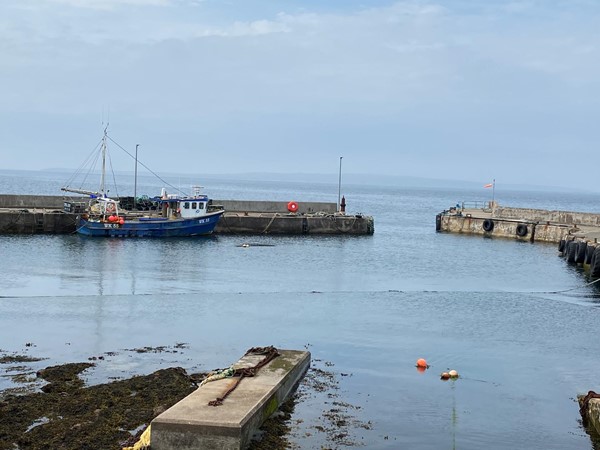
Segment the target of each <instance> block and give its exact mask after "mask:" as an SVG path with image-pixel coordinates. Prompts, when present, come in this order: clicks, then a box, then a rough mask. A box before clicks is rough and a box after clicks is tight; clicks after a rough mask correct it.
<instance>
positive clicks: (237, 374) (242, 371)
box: [208, 345, 279, 406]
mask: <svg viewBox="0 0 600 450" xmlns="http://www.w3.org/2000/svg"><path fill="white" fill-rule="evenodd" d="M252 355H265V357H264V358H263V359H261V360H260V361H259V362H258V363H257V364H256V365H255V366H253V367H242V368H239V369H235V371H234V373H233V375H232V377H233V378H235V382H234V383H233V384H232V385H231V386H230V387H229V388H228V389H227V390H226V391H225V392H223V394H221V396H219V397H217V398H216V399H214V400H211V401H210V402H208V405H209V406H221V405H222V404H223V400H225V399H226V398H227V396H228V395H229V394H231V393H232V392H233V391H234V390H235V388H237V387H238V385H239V384H240V381H242V378H245V377H253V376H255V375H256V372H258V370H259V369H260V368H261V367H263V366H265V365H267V364H268V363H269V362H271V361H272V360H273V359H275V358H276V357H277V356H279V352H278V351H277V349H276V348H275V347H273V346H272V345H270V346H268V347H252V348H251V349H249V350H248V351H247V352H246V354H245V355H244V356H252Z"/></svg>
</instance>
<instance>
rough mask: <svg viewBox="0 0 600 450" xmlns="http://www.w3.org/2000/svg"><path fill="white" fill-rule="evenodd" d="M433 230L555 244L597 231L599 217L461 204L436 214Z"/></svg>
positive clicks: (599, 223) (590, 214) (599, 229)
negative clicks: (568, 237)
mask: <svg viewBox="0 0 600 450" xmlns="http://www.w3.org/2000/svg"><path fill="white" fill-rule="evenodd" d="M436 231H441V232H450V233H465V234H473V235H481V236H488V237H504V238H512V239H517V240H525V241H530V242H538V241H541V242H551V243H559V242H560V241H561V240H562V239H565V238H566V237H567V236H569V235H574V234H576V233H583V234H586V233H587V234H590V233H593V232H594V231H600V214H592V213H577V212H568V211H546V210H541V209H529V208H507V207H500V206H498V205H497V204H487V205H485V206H483V207H481V208H475V207H472V208H470V207H468V206H466V205H464V204H463V205H458V206H457V207H452V208H450V209H448V210H446V211H443V212H441V213H440V214H438V215H437V216H436Z"/></svg>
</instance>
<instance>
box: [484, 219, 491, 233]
mask: <svg viewBox="0 0 600 450" xmlns="http://www.w3.org/2000/svg"><path fill="white" fill-rule="evenodd" d="M482 226H483V231H487V232H488V233H489V232H490V231H492V230H493V229H494V221H493V220H492V219H485V220H484V221H483V225H482Z"/></svg>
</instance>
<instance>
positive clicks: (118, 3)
mask: <svg viewBox="0 0 600 450" xmlns="http://www.w3.org/2000/svg"><path fill="white" fill-rule="evenodd" d="M47 1H48V2H50V3H55V4H60V5H66V6H70V7H74V8H82V9H98V10H116V9H122V8H124V7H129V6H134V7H147V6H169V5H173V4H174V3H175V2H174V0H47Z"/></svg>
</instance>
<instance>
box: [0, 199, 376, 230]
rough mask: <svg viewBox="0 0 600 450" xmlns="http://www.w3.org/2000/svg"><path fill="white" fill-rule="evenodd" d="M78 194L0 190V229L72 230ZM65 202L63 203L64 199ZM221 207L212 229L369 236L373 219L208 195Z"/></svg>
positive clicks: (321, 207)
mask: <svg viewBox="0 0 600 450" xmlns="http://www.w3.org/2000/svg"><path fill="white" fill-rule="evenodd" d="M85 200H86V199H85V198H82V197H73V198H72V199H69V200H65V198H64V197H62V196H32V195H0V234H40V233H47V234H68V233H73V232H75V224H76V213H77V212H78V211H77V210H76V208H75V207H76V206H77V205H78V202H79V203H81V202H83V201H85ZM65 202H66V203H65ZM213 204H214V205H220V206H222V207H223V208H224V209H225V214H223V216H222V217H221V220H220V221H219V223H218V224H217V226H216V228H215V230H214V233H215V234H276V235H284V234H325V235H335V234H349V235H371V234H373V233H374V231H375V224H374V219H373V217H371V216H365V215H362V214H355V215H351V214H340V213H338V212H337V205H336V204H335V203H326V202H297V206H298V210H297V211H295V212H293V213H291V212H289V211H288V209H287V205H288V202H281V201H279V202H278V201H255V200H253V201H248V200H213Z"/></svg>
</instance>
